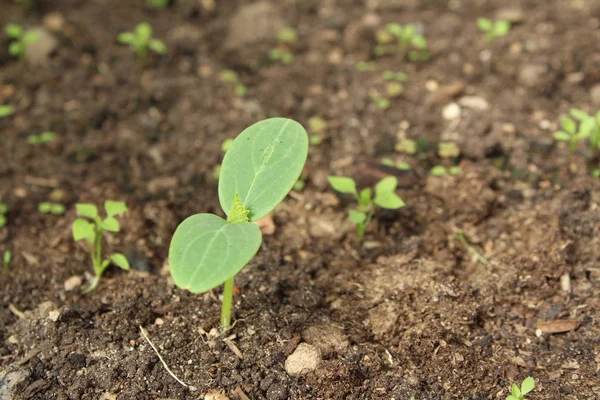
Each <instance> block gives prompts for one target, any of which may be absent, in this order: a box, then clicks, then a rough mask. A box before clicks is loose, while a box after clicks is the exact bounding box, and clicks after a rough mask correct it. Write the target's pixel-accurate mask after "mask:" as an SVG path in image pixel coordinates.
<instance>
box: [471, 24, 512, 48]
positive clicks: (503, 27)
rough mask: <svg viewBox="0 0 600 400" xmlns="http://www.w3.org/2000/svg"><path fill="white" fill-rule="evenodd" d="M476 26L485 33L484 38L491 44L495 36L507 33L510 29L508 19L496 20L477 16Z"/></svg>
mask: <svg viewBox="0 0 600 400" xmlns="http://www.w3.org/2000/svg"><path fill="white" fill-rule="evenodd" d="M477 27H478V28H479V30H480V31H482V32H483V33H485V40H486V41H487V42H488V43H489V44H492V43H493V42H494V40H495V39H496V38H499V37H503V36H506V35H508V32H509V31H510V21H505V20H498V21H492V20H491V19H488V18H478V19H477Z"/></svg>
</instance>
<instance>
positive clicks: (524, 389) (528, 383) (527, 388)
mask: <svg viewBox="0 0 600 400" xmlns="http://www.w3.org/2000/svg"><path fill="white" fill-rule="evenodd" d="M534 387H535V380H534V379H533V378H532V377H527V378H525V380H524V381H523V383H521V395H523V396H524V395H526V394H527V393H529V392H531V391H532V390H533V388H534Z"/></svg>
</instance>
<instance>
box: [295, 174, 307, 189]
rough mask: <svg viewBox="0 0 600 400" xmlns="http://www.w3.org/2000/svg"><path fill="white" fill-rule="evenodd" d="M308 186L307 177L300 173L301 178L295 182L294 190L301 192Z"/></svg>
mask: <svg viewBox="0 0 600 400" xmlns="http://www.w3.org/2000/svg"><path fill="white" fill-rule="evenodd" d="M305 187H306V178H305V177H304V176H303V175H300V178H298V180H297V181H296V183H294V190H295V191H296V192H301V191H303V190H304V188H305Z"/></svg>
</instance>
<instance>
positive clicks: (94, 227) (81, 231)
mask: <svg viewBox="0 0 600 400" xmlns="http://www.w3.org/2000/svg"><path fill="white" fill-rule="evenodd" d="M75 207H76V208H77V214H78V215H80V216H81V217H84V218H77V219H76V220H75V221H74V222H73V227H72V229H73V239H75V241H76V242H77V241H79V240H85V241H87V242H88V243H89V244H90V247H91V253H92V265H93V266H94V274H95V276H94V279H93V280H92V282H91V284H90V286H88V287H87V288H86V289H84V290H83V292H82V293H89V292H91V291H92V290H94V289H95V288H96V286H98V282H100V277H101V276H102V274H103V273H104V271H105V270H106V268H108V266H109V265H110V264H111V263H112V264H114V265H116V266H117V267H119V268H121V269H124V270H128V269H129V268H130V266H129V261H127V258H126V257H125V256H124V255H123V254H121V253H114V254H112V255H111V256H110V257H109V258H107V259H104V260H103V259H102V236H103V235H104V232H119V230H120V229H121V225H120V224H119V221H117V219H116V218H115V217H116V216H119V215H122V214H124V213H125V212H126V211H127V205H125V203H124V202H122V201H111V200H107V201H105V202H104V210H105V211H106V218H104V219H102V218H100V214H99V213H98V208H97V207H96V206H95V205H93V204H84V203H79V204H76V205H75ZM86 218H87V219H86ZM90 220H91V221H90Z"/></svg>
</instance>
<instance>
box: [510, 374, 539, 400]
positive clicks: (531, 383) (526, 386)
mask: <svg viewBox="0 0 600 400" xmlns="http://www.w3.org/2000/svg"><path fill="white" fill-rule="evenodd" d="M534 388H535V380H534V379H533V378H532V377H528V378H525V380H524V381H523V382H522V383H521V387H520V388H519V387H518V386H517V385H516V384H515V383H513V384H512V387H511V390H510V393H511V394H510V395H509V396H507V397H506V400H527V399H526V398H525V395H526V394H527V393H529V392H531V391H532V390H533V389H534Z"/></svg>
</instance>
